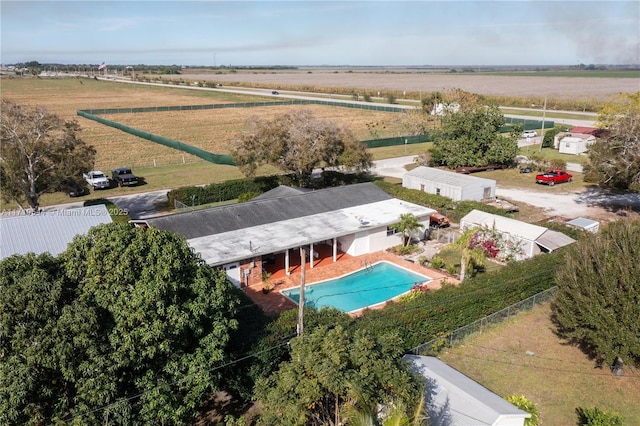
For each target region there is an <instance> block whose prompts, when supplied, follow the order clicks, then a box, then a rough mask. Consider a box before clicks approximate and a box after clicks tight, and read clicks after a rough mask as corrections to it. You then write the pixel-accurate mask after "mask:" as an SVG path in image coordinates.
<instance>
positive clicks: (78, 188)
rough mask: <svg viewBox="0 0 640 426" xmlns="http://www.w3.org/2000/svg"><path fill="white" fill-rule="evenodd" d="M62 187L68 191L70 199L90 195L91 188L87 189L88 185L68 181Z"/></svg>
mask: <svg viewBox="0 0 640 426" xmlns="http://www.w3.org/2000/svg"><path fill="white" fill-rule="evenodd" d="M62 185H63V187H64V188H65V190H66V191H67V194H69V197H74V198H75V197H82V196H84V195H87V194H89V188H87V187H86V185H82V184H80V183H78V182H75V181H66V182H64V183H63V184H62Z"/></svg>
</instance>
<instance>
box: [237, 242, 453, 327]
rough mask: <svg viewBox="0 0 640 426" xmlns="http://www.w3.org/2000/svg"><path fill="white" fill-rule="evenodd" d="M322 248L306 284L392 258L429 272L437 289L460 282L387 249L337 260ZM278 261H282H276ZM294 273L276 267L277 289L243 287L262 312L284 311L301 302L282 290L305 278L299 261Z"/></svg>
mask: <svg viewBox="0 0 640 426" xmlns="http://www.w3.org/2000/svg"><path fill="white" fill-rule="evenodd" d="M318 251H320V257H319V259H317V260H315V261H314V267H313V269H311V268H310V267H309V263H308V262H307V264H306V267H305V276H306V280H305V281H306V284H307V285H308V284H313V283H314V282H318V281H323V280H326V279H331V278H337V277H340V276H342V275H346V274H348V273H351V272H354V271H357V270H358V269H362V268H364V267H365V266H366V265H368V264H373V263H376V262H380V261H383V260H384V261H388V262H391V263H395V264H396V265H400V266H402V267H404V268H406V269H409V270H411V271H414V272H417V273H419V274H422V275H425V276H427V277H429V278H431V279H432V281H430V282H429V284H428V288H429V289H432V290H436V289H439V288H440V282H441V280H443V279H446V280H447V281H448V282H449V283H451V284H458V283H459V281H458V280H457V279H456V278H453V277H451V276H450V275H448V274H446V273H444V272H442V271H438V270H435V269H431V268H425V267H423V266H420V265H418V264H415V263H413V262H410V261H408V260H406V259H404V258H402V257H400V256H396V255H394V254H392V253H389V252H386V251H379V252H376V253H369V254H365V255H362V256H357V257H352V256H349V255H347V254H346V253H340V254H339V255H338V260H337V262H335V263H334V262H333V258H332V257H331V255H328V256H323V252H322V250H318ZM276 263H278V261H276ZM291 271H292V273H291V275H289V276H287V275H286V274H285V271H284V269H275V268H272V269H271V270H270V271H269V272H271V276H270V281H271V282H272V283H275V286H274V288H273V289H272V290H271V291H270V292H268V293H267V294H264V293H263V292H262V287H263V286H264V283H262V282H260V283H256V284H254V285H251V286H249V287H245V288H244V289H243V290H244V291H245V293H246V294H247V296H248V297H249V298H250V299H251V300H253V302H254V303H256V304H257V305H258V306H260V308H261V309H262V311H263V312H264V313H266V314H268V315H274V314H278V313H280V312H283V311H286V310H289V309H295V308H297V306H298V305H297V304H295V303H294V302H292V301H291V300H289V299H288V298H287V297H285V296H284V295H283V294H282V293H280V292H281V291H282V290H285V289H287V288H291V287H297V286H299V285H300V281H301V268H300V264H299V261H298V264H297V265H295V267H292V268H291Z"/></svg>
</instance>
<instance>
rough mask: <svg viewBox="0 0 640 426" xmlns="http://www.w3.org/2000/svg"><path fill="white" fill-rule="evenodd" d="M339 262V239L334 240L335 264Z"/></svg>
mask: <svg viewBox="0 0 640 426" xmlns="http://www.w3.org/2000/svg"><path fill="white" fill-rule="evenodd" d="M337 261H338V239H337V238H335V237H334V238H333V263H336V262H337Z"/></svg>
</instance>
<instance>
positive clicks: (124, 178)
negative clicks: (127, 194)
mask: <svg viewBox="0 0 640 426" xmlns="http://www.w3.org/2000/svg"><path fill="white" fill-rule="evenodd" d="M111 179H113V180H114V181H115V182H116V183H117V184H118V186H133V185H137V184H138V178H137V177H136V176H135V175H134V174H133V173H131V169H128V168H126V167H120V168H118V169H115V170H112V171H111Z"/></svg>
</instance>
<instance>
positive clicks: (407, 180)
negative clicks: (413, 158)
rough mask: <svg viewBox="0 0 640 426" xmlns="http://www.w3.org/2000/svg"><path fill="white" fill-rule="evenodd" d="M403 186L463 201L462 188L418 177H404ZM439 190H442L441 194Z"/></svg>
mask: <svg viewBox="0 0 640 426" xmlns="http://www.w3.org/2000/svg"><path fill="white" fill-rule="evenodd" d="M402 186H403V187H405V188H409V189H417V190H419V191H423V192H426V193H427V194H436V195H442V196H443V197H449V198H451V199H452V200H455V201H461V200H462V198H461V197H462V188H461V187H459V186H453V185H447V184H445V183H439V182H433V181H429V180H425V179H422V178H420V177H418V176H411V175H404V176H403V177H402ZM423 186H424V188H423ZM438 189H439V190H440V193H439V194H438Z"/></svg>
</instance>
